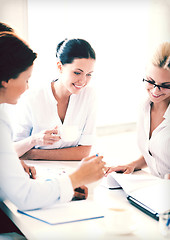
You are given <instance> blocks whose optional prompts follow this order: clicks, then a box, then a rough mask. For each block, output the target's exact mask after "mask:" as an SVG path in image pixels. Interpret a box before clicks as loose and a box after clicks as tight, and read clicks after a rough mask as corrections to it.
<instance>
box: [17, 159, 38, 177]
mask: <svg viewBox="0 0 170 240" xmlns="http://www.w3.org/2000/svg"><path fill="white" fill-rule="evenodd" d="M21 165H22V166H23V168H24V170H25V172H26V173H28V175H29V176H30V178H33V179H35V178H36V170H35V167H33V166H28V165H27V164H26V163H25V162H24V161H23V160H21Z"/></svg>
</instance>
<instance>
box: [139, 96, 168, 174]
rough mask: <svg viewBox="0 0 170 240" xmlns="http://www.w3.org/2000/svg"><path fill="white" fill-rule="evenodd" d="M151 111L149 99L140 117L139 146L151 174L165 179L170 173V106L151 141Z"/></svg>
mask: <svg viewBox="0 0 170 240" xmlns="http://www.w3.org/2000/svg"><path fill="white" fill-rule="evenodd" d="M150 111H151V102H150V100H149V99H147V101H145V103H144V105H143V107H142V109H141V113H140V117H139V122H138V144H139V148H140V151H141V153H142V155H143V156H144V158H145V161H146V163H147V165H148V167H149V169H150V171H151V173H152V174H153V175H155V176H158V177H161V178H163V177H164V175H165V174H166V173H170V105H169V106H168V108H167V110H166V112H165V114H164V120H163V121H162V123H161V124H160V125H159V126H158V127H157V128H156V129H155V130H154V131H153V133H152V136H151V138H150V139H149V132H150ZM149 152H150V153H151V154H152V155H151V154H150V153H149Z"/></svg>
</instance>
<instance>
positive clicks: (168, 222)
mask: <svg viewBox="0 0 170 240" xmlns="http://www.w3.org/2000/svg"><path fill="white" fill-rule="evenodd" d="M169 224H170V218H168V221H167V223H166V226H167V227H168V226H169Z"/></svg>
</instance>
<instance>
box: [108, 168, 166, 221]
mask: <svg viewBox="0 0 170 240" xmlns="http://www.w3.org/2000/svg"><path fill="white" fill-rule="evenodd" d="M110 176H111V177H112V178H114V179H115V180H116V181H117V182H118V183H119V185H120V186H121V187H122V188H123V190H124V191H125V193H126V195H127V199H128V201H129V202H130V203H131V204H132V205H134V206H135V207H137V208H138V209H140V210H141V211H143V212H144V213H146V214H148V215H149V216H151V217H153V218H154V219H156V220H159V214H160V213H162V212H164V211H167V210H169V209H170V180H165V179H160V178H157V177H155V176H152V175H150V174H148V173H146V172H144V171H138V172H134V173H133V174H120V173H114V172H113V173H111V174H110Z"/></svg>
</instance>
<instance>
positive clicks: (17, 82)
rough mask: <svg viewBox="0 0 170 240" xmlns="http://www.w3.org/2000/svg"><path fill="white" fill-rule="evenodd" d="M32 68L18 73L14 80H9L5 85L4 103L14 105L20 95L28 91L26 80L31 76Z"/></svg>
mask: <svg viewBox="0 0 170 240" xmlns="http://www.w3.org/2000/svg"><path fill="white" fill-rule="evenodd" d="M32 69H33V66H31V67H29V68H28V69H27V70H25V71H24V72H22V73H20V74H19V76H18V77H17V78H15V79H13V78H11V79H10V80H9V81H8V82H7V83H5V85H4V86H5V102H6V103H9V104H16V103H17V101H18V99H19V97H20V96H21V94H22V93H24V92H25V90H26V89H28V79H29V78H30V76H31V73H32Z"/></svg>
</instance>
